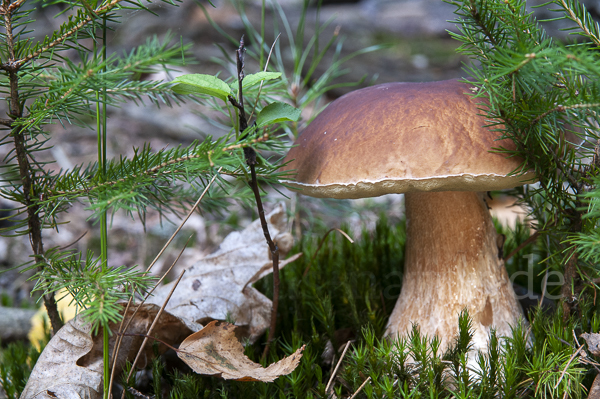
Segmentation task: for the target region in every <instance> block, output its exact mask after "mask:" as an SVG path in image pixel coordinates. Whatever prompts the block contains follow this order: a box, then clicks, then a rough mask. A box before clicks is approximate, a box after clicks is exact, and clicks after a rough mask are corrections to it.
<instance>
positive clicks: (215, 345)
mask: <svg viewBox="0 0 600 399" xmlns="http://www.w3.org/2000/svg"><path fill="white" fill-rule="evenodd" d="M235 328H236V327H235V326H234V325H233V324H229V323H225V322H220V321H212V322H211V323H209V324H208V325H207V326H206V327H204V328H203V329H202V330H200V331H198V332H196V333H194V334H192V335H190V336H189V337H187V338H186V339H185V340H184V341H183V342H182V343H181V345H180V346H179V351H178V352H177V355H178V356H179V357H180V358H181V359H182V360H183V361H184V362H186V363H187V365H188V366H190V367H191V368H192V370H194V371H195V372H196V373H198V374H206V375H212V376H218V377H221V378H224V379H226V380H238V381H263V382H271V381H274V380H275V379H276V378H277V377H279V376H281V375H287V374H289V373H291V372H292V371H294V369H295V368H296V367H297V366H298V363H299V362H300V359H301V358H302V351H303V350H304V346H302V348H300V349H298V350H297V351H296V352H294V353H293V354H292V355H290V356H288V357H286V358H284V359H281V360H280V361H278V362H277V363H273V364H271V365H270V366H269V367H267V368H264V367H262V366H261V365H260V364H258V363H254V362H253V361H251V360H250V359H248V357H247V356H246V355H244V347H243V346H242V344H241V343H240V341H239V340H238V339H237V338H236V336H235V332H234V330H235Z"/></svg>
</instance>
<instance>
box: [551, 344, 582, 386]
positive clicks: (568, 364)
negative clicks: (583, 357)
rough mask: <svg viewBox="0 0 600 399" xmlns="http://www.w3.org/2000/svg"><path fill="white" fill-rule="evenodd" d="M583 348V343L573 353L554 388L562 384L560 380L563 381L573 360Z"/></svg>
mask: <svg viewBox="0 0 600 399" xmlns="http://www.w3.org/2000/svg"><path fill="white" fill-rule="evenodd" d="M582 349H583V345H581V346H580V347H579V349H577V351H576V352H575V353H573V355H572V356H571V358H570V359H569V361H568V362H567V364H566V365H565V368H564V369H563V371H562V373H561V374H560V378H559V379H558V381H557V382H556V385H555V386H554V389H556V388H558V386H559V385H560V382H561V381H562V379H563V377H564V376H565V374H566V372H567V369H568V368H569V366H570V365H571V362H572V361H573V359H575V356H577V355H578V354H579V352H581V350H582Z"/></svg>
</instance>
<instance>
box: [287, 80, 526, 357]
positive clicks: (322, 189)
mask: <svg viewBox="0 0 600 399" xmlns="http://www.w3.org/2000/svg"><path fill="white" fill-rule="evenodd" d="M472 90H475V88H474V87H473V86H472V85H470V84H468V83H462V82H459V81H455V80H448V81H441V82H430V83H389V84H382V85H377V86H372V87H368V88H365V89H361V90H356V91H354V92H351V93H349V94H346V95H344V96H342V97H340V98H339V99H337V100H335V101H333V102H332V103H331V104H329V105H328V106H327V107H326V108H325V110H324V111H323V112H322V113H321V114H320V115H319V116H317V117H316V118H315V119H314V121H313V122H312V123H310V125H309V126H308V127H307V128H306V129H305V130H304V131H303V132H302V134H301V135H300V136H299V137H298V139H297V140H296V143H295V144H296V145H295V146H294V147H293V148H292V149H291V150H290V152H289V153H288V155H287V156H286V158H285V160H284V162H289V163H287V164H286V165H285V166H284V167H283V170H287V171H295V173H296V177H295V180H294V181H290V182H288V183H289V184H290V185H292V186H295V187H298V188H299V189H301V192H302V193H303V194H307V195H310V196H314V197H329V198H364V197H375V196H380V195H384V194H389V193H404V194H405V206H406V223H407V241H406V256H405V264H404V277H403V283H402V290H401V293H400V297H399V298H398V300H397V302H396V306H395V308H394V310H393V312H392V315H391V316H390V319H389V321H388V324H387V329H386V335H388V336H391V337H393V338H394V337H396V336H397V335H398V334H406V333H407V332H409V331H410V330H411V329H412V325H413V323H414V324H418V325H419V328H420V331H421V333H422V334H426V335H427V336H428V337H429V338H432V337H433V336H434V335H437V336H438V337H439V339H440V341H441V348H447V347H448V346H449V345H450V344H452V342H453V340H454V338H455V336H456V334H457V332H458V315H459V313H460V312H461V311H462V310H463V309H465V308H466V309H467V310H468V311H469V315H470V316H471V318H472V321H473V329H474V337H473V344H474V349H481V350H484V349H485V348H487V343H488V337H489V332H490V329H491V328H494V329H496V331H497V333H498V336H511V335H512V334H511V325H513V326H514V325H516V323H517V322H518V320H519V319H520V318H522V315H523V313H522V310H521V307H520V305H519V303H518V301H517V298H516V296H515V293H514V291H513V288H512V284H511V282H510V280H509V278H508V274H507V272H506V269H505V268H504V264H503V260H502V256H501V253H500V249H501V248H500V249H499V245H498V243H499V242H500V241H502V240H500V239H499V235H498V233H497V232H496V230H495V228H494V224H493V222H492V218H491V216H490V213H489V211H488V208H487V206H486V203H485V200H484V194H485V192H487V191H490V190H500V189H506V188H511V187H515V186H518V185H522V184H524V182H531V181H533V180H534V179H535V177H534V174H533V172H531V171H528V170H525V172H524V173H520V174H518V173H514V172H515V171H522V169H521V168H522V160H521V159H518V158H516V157H506V156H505V155H504V154H503V153H501V152H498V151H495V152H494V151H492V150H493V148H495V147H503V148H506V149H513V148H514V144H513V143H512V141H510V140H506V139H504V140H498V133H497V132H496V131H494V130H492V129H490V128H488V127H485V125H486V120H485V118H484V116H482V115H481V114H482V111H481V110H480V107H481V104H480V103H478V100H477V99H474V98H473V97H471V96H470V95H469V94H468V93H469V92H471V91H472ZM500 246H501V245H500Z"/></svg>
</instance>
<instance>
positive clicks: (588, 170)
mask: <svg viewBox="0 0 600 399" xmlns="http://www.w3.org/2000/svg"><path fill="white" fill-rule="evenodd" d="M449 3H451V4H453V5H455V6H456V7H457V10H456V12H455V13H456V15H457V16H458V18H457V20H456V21H455V22H456V23H457V25H458V27H459V29H460V32H459V33H458V34H453V36H454V37H455V38H456V39H457V40H459V41H461V42H462V46H461V48H460V51H462V52H463V53H465V54H467V55H469V56H470V57H471V58H472V59H473V60H474V63H473V64H472V65H470V66H469V67H468V68H467V72H468V73H469V75H471V77H472V82H473V84H474V85H475V86H477V88H478V90H477V93H476V94H475V96H476V97H478V98H481V99H482V101H484V100H485V102H486V103H488V104H489V108H487V109H486V113H487V116H488V118H489V120H490V125H491V126H493V127H494V128H495V129H497V130H499V132H500V133H501V134H502V136H503V137H504V138H509V139H511V140H512V141H513V142H514V143H515V148H514V149H510V150H509V149H501V151H503V152H505V153H507V155H513V156H514V155H517V156H519V157H521V158H522V159H523V160H524V162H523V164H522V167H521V168H520V169H519V170H516V171H515V173H520V172H522V171H524V170H526V169H532V170H533V171H535V173H536V175H537V177H538V178H539V183H538V184H536V185H529V186H527V187H525V188H522V189H519V190H517V191H518V194H519V195H520V197H521V198H522V201H523V202H524V203H525V204H526V205H527V206H528V207H529V208H530V209H531V213H532V215H531V216H532V218H533V220H534V223H535V226H534V227H535V229H536V230H538V231H539V232H540V233H541V236H542V239H541V240H540V241H539V243H540V245H541V246H542V247H543V248H542V251H541V254H540V255H542V256H541V259H543V260H544V263H545V264H544V267H545V269H546V270H551V271H556V272H559V273H561V274H563V275H564V277H565V283H564V285H563V288H562V290H561V293H562V295H563V296H568V297H569V298H570V299H569V303H570V304H571V305H568V307H569V308H573V309H572V310H575V308H576V307H577V302H578V301H581V300H582V299H583V298H582V295H585V292H590V291H591V290H595V289H596V288H597V286H596V285H595V283H594V279H595V278H597V277H598V275H599V273H600V270H598V268H597V265H598V261H600V256H599V251H598V248H599V246H598V240H597V238H598V233H597V232H598V228H599V227H600V225H599V220H600V219H599V218H598V213H595V212H594V209H595V204H596V202H597V198H598V196H599V186H598V184H597V183H598V172H599V171H600V169H599V166H600V163H599V162H598V160H599V157H598V154H599V150H598V148H599V147H598V138H599V137H598V126H599V125H598V123H599V121H600V117H599V114H598V110H599V109H600V85H599V82H600V79H599V77H600V59H599V53H598V51H597V50H598V43H600V41H599V39H600V37H599V36H598V24H597V23H596V22H594V21H593V19H592V18H591V16H590V15H589V13H588V12H587V11H586V9H585V8H584V6H583V5H581V4H579V3H578V2H577V1H576V0H573V1H571V0H569V1H565V0H556V1H551V2H548V3H547V4H545V5H544V6H550V7H555V9H553V11H555V12H556V13H557V17H556V18H555V19H566V20H570V21H571V22H572V23H573V24H572V27H571V29H570V30H571V33H572V34H575V35H576V37H575V36H574V37H573V38H577V39H578V41H571V42H569V43H567V44H565V43H561V42H559V41H558V40H556V39H554V38H552V37H550V36H549V35H548V34H547V33H546V32H545V30H544V29H543V28H542V27H541V26H540V25H539V24H538V22H537V21H536V20H535V18H534V16H533V13H532V12H530V11H527V9H526V7H525V5H526V4H525V1H523V0H511V1H500V0H498V1H462V0H457V1H449ZM565 306H567V305H565Z"/></svg>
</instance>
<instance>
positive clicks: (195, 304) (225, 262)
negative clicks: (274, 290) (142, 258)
mask: <svg viewBox="0 0 600 399" xmlns="http://www.w3.org/2000/svg"><path fill="white" fill-rule="evenodd" d="M266 219H267V222H268V224H269V231H270V233H271V236H272V237H274V241H276V242H277V244H278V246H279V249H280V251H281V253H282V255H283V254H285V253H286V252H288V251H289V250H290V249H291V247H292V244H293V240H292V237H291V235H290V234H289V233H287V232H286V231H285V229H286V225H287V217H286V213H285V209H284V207H283V205H281V204H280V205H278V206H277V207H276V208H275V209H274V210H273V211H272V212H271V213H269V214H268V215H267V216H266ZM298 256H299V255H297V256H293V257H291V258H290V259H286V260H284V261H281V262H280V265H279V267H280V268H281V267H283V266H285V265H286V264H288V263H290V262H292V261H294V260H295V259H297V258H298ZM281 258H283V256H281ZM271 272H272V261H271V259H270V252H269V247H268V246H267V244H266V241H265V236H264V233H263V230H262V227H261V225H260V220H255V221H254V222H252V223H251V224H250V225H249V226H248V227H246V228H245V229H244V230H242V231H240V232H233V233H231V234H229V235H228V236H227V237H226V238H225V240H223V243H222V244H221V245H220V246H219V249H218V250H217V251H215V252H214V253H212V254H210V255H208V256H206V257H205V258H204V259H201V260H200V261H199V262H197V263H195V264H194V265H192V266H191V267H189V268H188V269H187V270H186V273H185V275H184V277H183V279H182V280H181V281H180V282H179V285H178V286H177V289H176V290H175V292H174V293H173V295H172V297H171V299H170V300H169V303H168V304H167V307H166V310H168V311H169V312H170V313H172V314H174V315H176V316H179V317H181V318H182V319H187V320H189V321H191V322H195V323H199V324H207V323H208V322H210V321H212V320H234V321H235V324H236V325H237V326H239V327H242V333H241V334H242V335H244V336H246V337H248V339H249V340H250V342H255V341H256V340H257V339H258V338H259V337H260V336H261V335H262V334H263V333H264V332H265V330H266V329H267V328H268V327H269V321H270V319H271V307H272V302H271V300H270V299H269V298H267V297H266V296H264V295H263V294H261V293H260V292H259V291H258V290H256V289H255V288H253V287H251V286H249V285H248V284H251V283H252V282H254V281H256V280H258V279H259V278H261V277H263V276H265V275H267V274H268V273H271ZM171 287H172V283H171V284H167V285H164V286H162V287H160V288H159V289H157V290H156V291H155V292H154V296H153V297H152V298H150V300H149V302H151V303H155V304H162V303H163V302H164V300H165V299H166V297H167V295H168V293H169V292H170V290H171Z"/></svg>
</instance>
